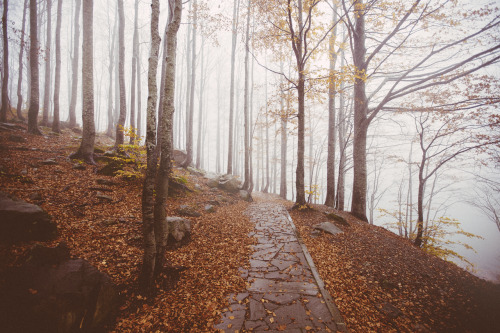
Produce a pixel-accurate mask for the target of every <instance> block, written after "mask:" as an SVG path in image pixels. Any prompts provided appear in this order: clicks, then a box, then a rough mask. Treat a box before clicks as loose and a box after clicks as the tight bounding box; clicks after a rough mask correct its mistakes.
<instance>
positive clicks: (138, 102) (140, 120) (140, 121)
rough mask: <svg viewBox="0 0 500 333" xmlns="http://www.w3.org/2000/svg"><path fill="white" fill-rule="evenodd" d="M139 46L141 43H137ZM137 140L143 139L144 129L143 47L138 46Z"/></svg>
mask: <svg viewBox="0 0 500 333" xmlns="http://www.w3.org/2000/svg"><path fill="white" fill-rule="evenodd" d="M137 44H139V41H138V42H137ZM137 55H138V56H137V138H139V139H140V138H141V134H142V131H141V127H142V110H141V108H142V103H141V102H142V101H141V98H142V91H141V46H140V44H139V45H138V46H137Z"/></svg>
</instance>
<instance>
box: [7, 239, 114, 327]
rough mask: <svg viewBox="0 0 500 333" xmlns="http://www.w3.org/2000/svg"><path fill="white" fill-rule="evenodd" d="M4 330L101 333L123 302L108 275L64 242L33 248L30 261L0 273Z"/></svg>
mask: <svg viewBox="0 0 500 333" xmlns="http://www.w3.org/2000/svg"><path fill="white" fill-rule="evenodd" d="M1 280H3V282H4V283H2V284H1V285H0V323H2V324H1V325H2V331H4V332H62V333H65V332H68V333H69V332H99V331H103V326H104V324H106V323H108V322H110V321H112V320H113V317H114V315H115V314H116V313H117V310H118V306H119V294H118V289H117V287H116V286H115V285H114V284H113V283H112V281H111V279H110V278H109V276H107V275H106V274H104V273H101V272H99V271H98V270H97V269H96V268H95V267H93V266H92V265H91V264H90V263H88V262H87V261H86V260H84V259H70V258H69V250H68V249H67V248H65V247H64V246H58V247H56V248H45V247H42V246H38V247H36V248H34V249H33V250H32V252H31V255H30V256H29V259H28V260H27V262H26V263H25V264H24V265H22V266H21V267H16V268H11V269H9V270H7V271H6V272H4V276H2V277H1Z"/></svg>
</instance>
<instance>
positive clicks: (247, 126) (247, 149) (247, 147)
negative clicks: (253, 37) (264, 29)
mask: <svg viewBox="0 0 500 333" xmlns="http://www.w3.org/2000/svg"><path fill="white" fill-rule="evenodd" d="M247 7H248V9H247V28H246V35H245V93H244V94H245V95H244V101H243V114H244V117H245V119H244V122H245V137H244V145H245V147H244V148H245V149H244V151H245V181H244V183H243V189H244V190H249V189H250V184H251V182H252V181H251V178H250V140H249V138H250V119H249V111H248V99H249V96H248V95H249V89H248V88H249V87H248V84H249V82H248V81H249V75H248V59H249V54H250V50H249V47H250V46H249V43H250V8H251V7H250V1H248V5H247Z"/></svg>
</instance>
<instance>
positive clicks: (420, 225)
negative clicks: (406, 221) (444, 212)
mask: <svg viewBox="0 0 500 333" xmlns="http://www.w3.org/2000/svg"><path fill="white" fill-rule="evenodd" d="M420 135H421V137H420V140H421V142H423V138H422V134H420ZM426 160H427V152H426V151H425V150H423V151H422V159H421V161H420V164H419V166H418V196H417V236H416V237H415V241H414V244H415V245H416V246H418V247H420V246H422V243H423V234H424V191H425V183H426V181H427V177H424V170H425V167H426Z"/></svg>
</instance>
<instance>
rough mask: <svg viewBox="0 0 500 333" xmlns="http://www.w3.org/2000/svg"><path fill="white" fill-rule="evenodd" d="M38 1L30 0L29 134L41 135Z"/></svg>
mask: <svg viewBox="0 0 500 333" xmlns="http://www.w3.org/2000/svg"><path fill="white" fill-rule="evenodd" d="M37 19H38V17H37V5H36V0H30V77H31V89H30V91H31V92H30V107H29V110H28V133H31V134H41V132H40V130H39V129H38V111H39V109H40V87H39V82H38V37H37V36H38V33H37V30H38V22H37Z"/></svg>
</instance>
